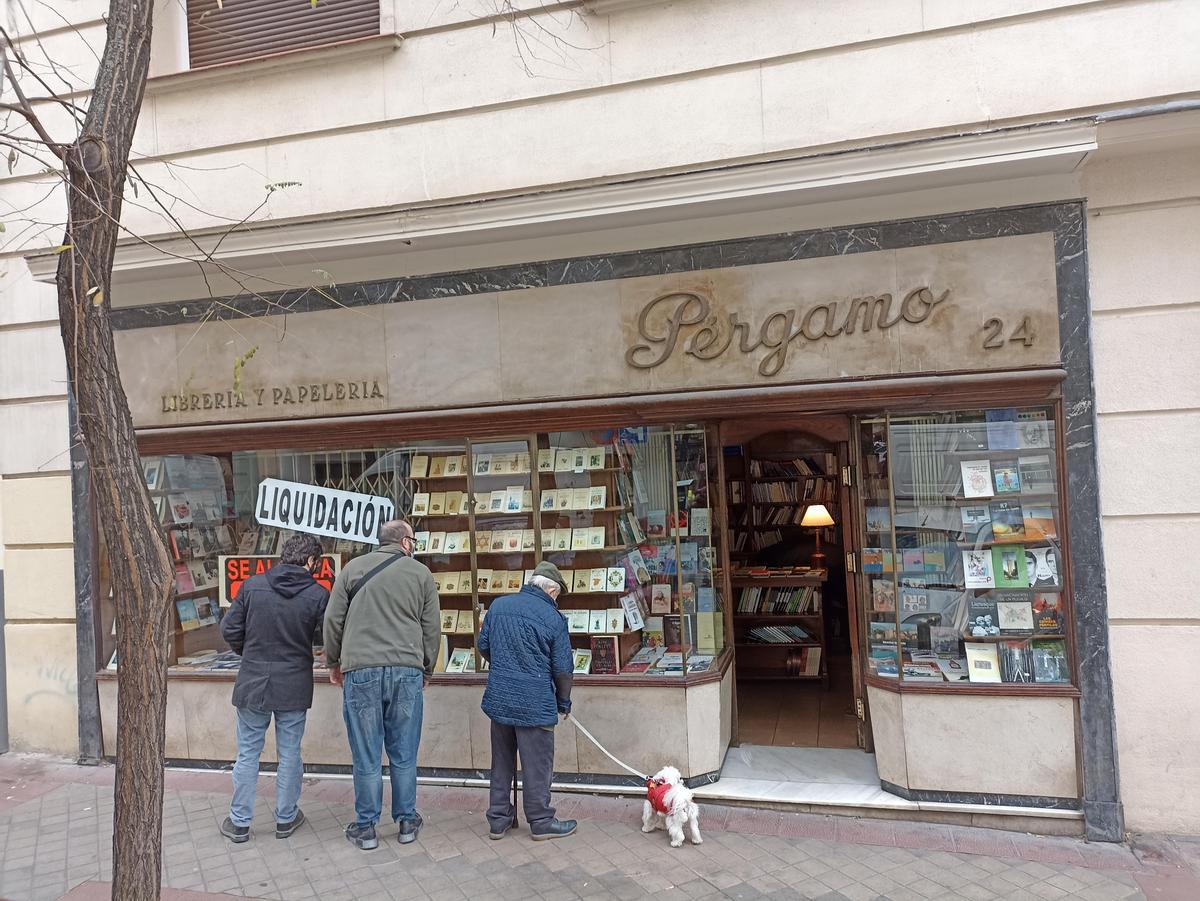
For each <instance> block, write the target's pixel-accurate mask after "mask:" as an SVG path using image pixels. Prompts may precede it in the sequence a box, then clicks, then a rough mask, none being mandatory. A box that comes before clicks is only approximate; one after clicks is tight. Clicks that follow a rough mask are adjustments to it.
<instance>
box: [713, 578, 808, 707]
mask: <svg viewBox="0 0 1200 901" xmlns="http://www.w3.org/2000/svg"><path fill="white" fill-rule="evenodd" d="M825 581H826V574H825V572H824V571H812V572H810V573H790V572H789V573H786V574H784V573H777V574H767V575H757V576H750V575H739V574H737V573H734V574H733V575H732V576H731V578H730V585H731V586H732V588H733V610H734V612H733V632H734V646H735V647H736V648H737V653H738V654H739V660H738V678H739V679H749V680H763V679H785V680H810V681H815V680H819V681H820V682H821V683H822V685H823V686H824V687H826V688H828V686H829V666H828V644H827V638H826V632H825V616H824V610H823V605H822V597H821V587H822V586H823V585H824V584H825ZM814 657H815V659H813V658H814Z"/></svg>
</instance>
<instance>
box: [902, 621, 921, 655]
mask: <svg viewBox="0 0 1200 901" xmlns="http://www.w3.org/2000/svg"><path fill="white" fill-rule="evenodd" d="M920 634H921V624H920V623H901V624H900V649H901V650H902V651H903V652H904V653H905V654H910V655H911V654H912V653H913V652H914V651H916V649H917V646H918V642H919V641H920Z"/></svg>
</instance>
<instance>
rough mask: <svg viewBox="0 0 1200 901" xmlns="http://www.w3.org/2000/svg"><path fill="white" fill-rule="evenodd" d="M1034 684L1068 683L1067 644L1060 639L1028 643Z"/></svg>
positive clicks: (1069, 671) (1040, 639) (1041, 639)
mask: <svg viewBox="0 0 1200 901" xmlns="http://www.w3.org/2000/svg"><path fill="white" fill-rule="evenodd" d="M1029 645H1030V648H1029V650H1030V655H1031V656H1032V657H1033V680H1034V681H1035V682H1058V683H1064V682H1070V681H1071V668H1070V666H1068V664H1067V643H1066V642H1065V641H1063V640H1062V639H1048V638H1038V639H1034V640H1033V641H1031V642H1030V643H1029Z"/></svg>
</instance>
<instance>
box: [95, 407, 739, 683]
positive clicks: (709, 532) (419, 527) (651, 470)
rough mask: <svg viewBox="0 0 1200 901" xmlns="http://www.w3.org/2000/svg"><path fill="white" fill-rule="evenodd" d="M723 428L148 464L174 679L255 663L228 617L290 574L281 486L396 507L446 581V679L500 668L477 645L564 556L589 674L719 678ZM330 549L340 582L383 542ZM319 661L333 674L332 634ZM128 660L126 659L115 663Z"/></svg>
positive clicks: (578, 654)
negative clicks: (265, 511) (714, 456)
mask: <svg viewBox="0 0 1200 901" xmlns="http://www.w3.org/2000/svg"><path fill="white" fill-rule="evenodd" d="M712 431H713V430H711V429H706V428H705V427H703V426H653V427H639V428H609V429H599V430H587V431H564V432H549V433H541V434H529V435H524V436H521V435H518V436H508V437H499V438H490V439H486V440H473V439H466V438H464V439H462V440H457V441H455V440H451V441H437V442H415V443H412V444H409V445H405V446H401V447H377V448H365V449H353V450H336V451H302V450H265V451H236V452H233V453H230V454H225V455H220V454H217V455H211V454H169V455H162V456H147V457H144V458H143V467H144V472H145V476H146V483H147V487H148V489H149V491H150V494H151V497H152V499H153V500H154V503H155V505H156V509H157V510H158V513H159V517H160V521H161V522H162V524H163V529H164V533H165V535H166V539H167V543H168V547H169V548H170V552H171V554H172V557H173V559H174V563H175V569H176V581H177V584H176V588H177V596H176V602H175V609H174V611H173V619H174V627H175V628H174V642H173V645H172V657H171V662H172V672H173V673H174V674H176V675H181V674H185V673H197V674H199V673H219V672H221V671H223V670H236V668H237V666H238V664H239V658H238V657H237V655H235V654H234V653H233V652H232V651H230V650H229V649H228V647H227V646H226V645H225V643H224V642H223V641H222V639H221V635H220V620H221V616H222V615H223V613H224V611H225V610H227V609H228V607H229V605H230V604H231V603H232V601H233V599H234V598H235V597H236V595H237V591H238V590H239V589H240V586H241V584H242V582H243V581H244V580H245V579H246V578H249V577H251V576H253V575H256V574H258V573H261V572H264V571H265V570H266V569H268V568H269V567H270V566H272V565H274V563H275V562H276V561H277V560H278V555H279V552H280V549H281V548H282V545H283V543H284V542H285V541H286V540H287V539H288V538H289V537H290V536H291V535H292V534H293V533H292V532H290V531H289V530H286V529H280V528H275V527H272V526H264V525H261V524H260V523H259V522H258V521H257V518H256V510H255V504H256V500H257V498H258V487H259V484H260V483H261V482H262V480H263V479H267V478H274V479H281V480H285V481H291V482H299V483H302V484H305V485H314V486H320V487H323V488H333V489H340V490H344V491H351V492H356V493H362V494H370V495H376V496H380V497H385V498H387V499H389V500H390V501H392V502H393V503H394V504H395V507H396V511H397V516H400V517H403V518H405V519H408V520H409V521H410V522H411V523H412V526H413V529H414V532H415V537H416V556H417V557H418V559H420V560H421V561H422V562H423V563H425V564H426V565H427V566H428V567H429V569H430V571H431V573H432V574H433V577H434V581H435V584H436V585H437V587H438V594H439V598H440V603H441V609H442V641H441V652H440V654H439V657H438V661H437V665H436V671H437V672H438V673H439V674H446V675H465V674H471V673H477V672H480V671H482V670H485V669H486V662H484V661H482V660H481V659H480V658H478V656H477V654H476V651H475V647H476V639H477V636H478V634H479V628H480V626H481V623H482V622H483V620H484V618H485V617H486V615H487V610H488V607H489V606H490V604H491V601H492V600H494V599H495V598H496V597H499V596H501V595H505V594H512V593H515V592H516V591H518V590H520V588H521V586H522V585H524V584H525V583H526V582H527V581H528V579H529V577H530V574H531V571H532V570H533V568H534V567H535V566H536V565H537V563H538V562H540V561H542V560H549V561H551V562H553V563H555V564H556V565H557V566H558V567H559V569H560V570H562V572H563V575H564V576H565V577H566V578H567V580H568V583H569V586H570V591H569V592H567V594H566V595H565V596H564V597H563V598H562V599H561V601H560V609H561V611H562V613H563V615H564V617H565V619H566V620H567V625H568V630H569V634H570V635H571V641H572V646H573V648H574V651H575V664H576V673H577V674H579V675H588V676H598V677H601V676H639V677H645V678H656V677H665V678H671V677H677V678H678V677H683V676H686V675H688V674H698V673H704V672H707V671H709V670H711V669H715V667H716V661H717V658H718V657H719V655H720V654H721V653H722V651H724V649H725V636H724V613H723V609H724V605H723V600H722V598H721V588H720V586H721V578H720V575H721V570H720V559H721V556H720V548H719V545H718V537H717V536H718V530H716V529H714V527H713V522H712V515H711V514H712V510H713V506H714V501H715V499H714V498H713V497H712V495H711V494H710V490H711V489H710V477H711V479H712V480H713V481H714V482H715V478H716V473H715V472H710V469H709V459H710V450H711V448H712V447H713V446H714V441H715V437H714V435H713V434H712ZM321 541H322V545H323V547H324V549H325V552H326V557H325V566H324V569H323V571H322V573H321V574H320V575H319V577H318V578H319V579H320V581H322V582H325V583H326V584H328V585H331V584H332V581H333V579H334V578H336V575H337V573H338V572H340V570H341V568H342V566H344V565H345V564H346V562H347V561H349V560H350V559H352V558H354V557H356V556H358V555H360V554H363V553H366V552H368V551H369V550H370V549H371V546H370V545H368V544H363V543H357V542H353V541H349V540H343V539H334V538H321ZM110 619H112V617H107V618H106V619H105V621H106V622H107V621H108V620H110ZM113 629H114V630H115V626H114V627H113ZM114 634H115V632H114ZM313 661H314V669H315V670H316V671H318V672H319V671H322V670H323V662H322V648H321V646H320V639H319V636H317V637H316V641H315V643H314V649H313ZM116 665H117V661H116V660H115V657H114V658H111V659H110V660H109V667H110V668H115V667H116Z"/></svg>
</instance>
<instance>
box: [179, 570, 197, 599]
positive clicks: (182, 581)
mask: <svg viewBox="0 0 1200 901" xmlns="http://www.w3.org/2000/svg"><path fill="white" fill-rule="evenodd" d="M175 588H176V590H177V591H178V592H179V593H180V594H189V593H190V592H193V591H195V590H196V586H195V584H194V583H193V582H192V574H191V573H190V572H189V571H188V565H187V564H186V563H176V564H175Z"/></svg>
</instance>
